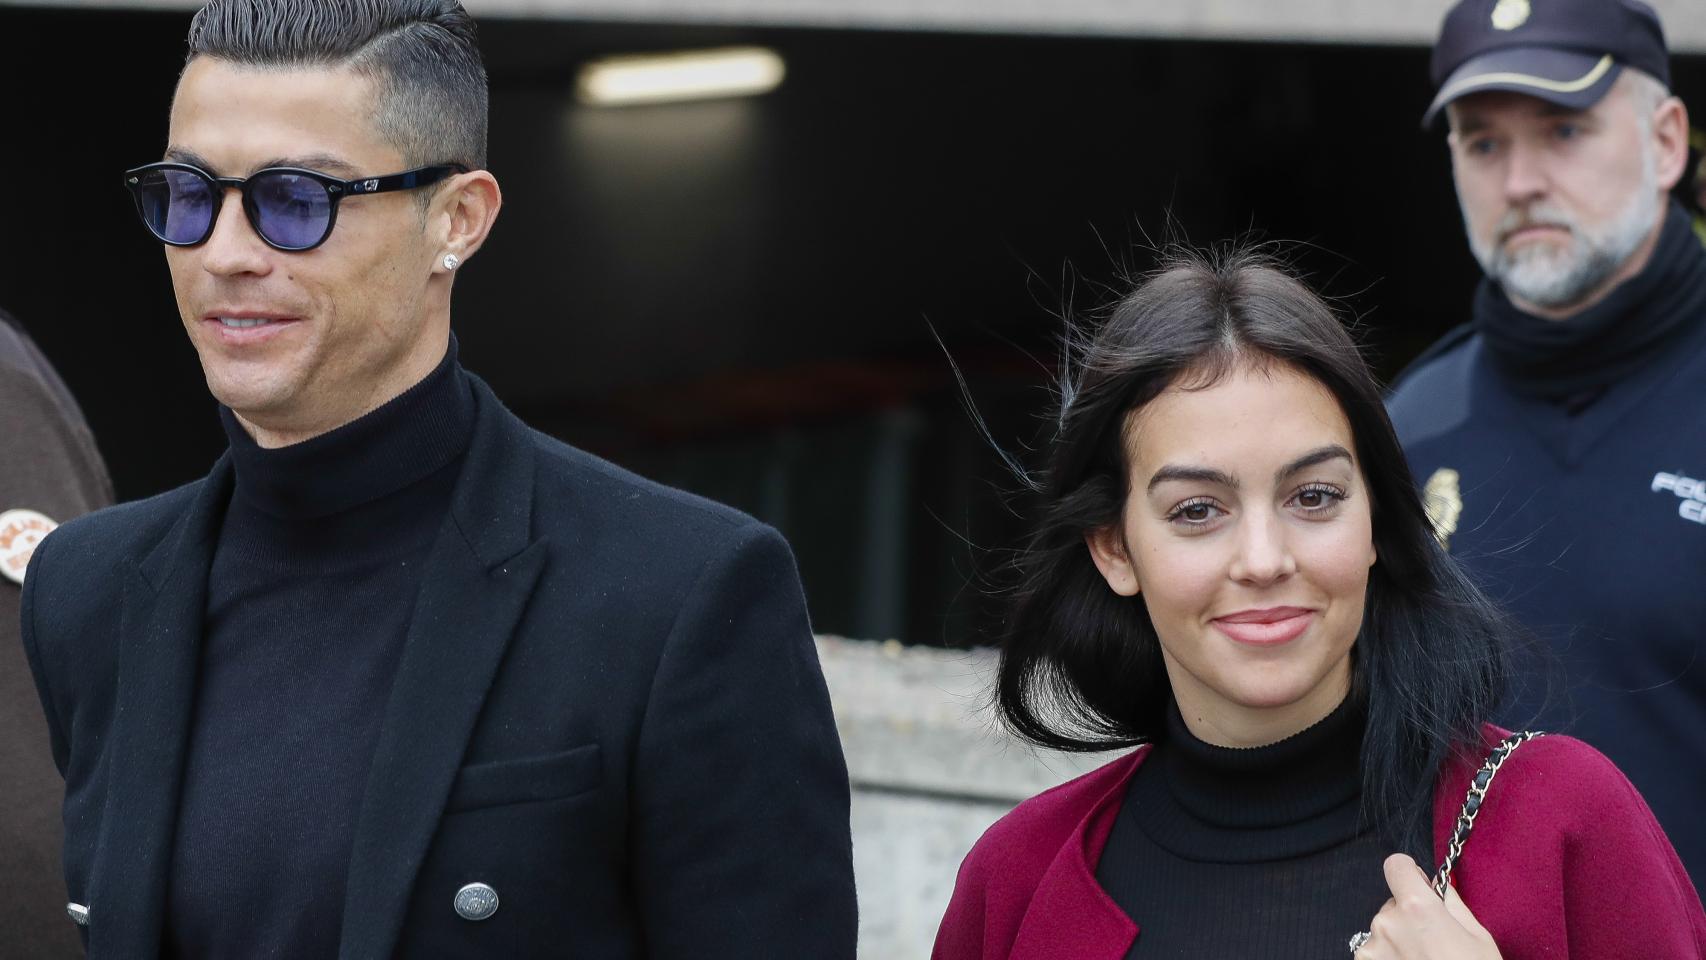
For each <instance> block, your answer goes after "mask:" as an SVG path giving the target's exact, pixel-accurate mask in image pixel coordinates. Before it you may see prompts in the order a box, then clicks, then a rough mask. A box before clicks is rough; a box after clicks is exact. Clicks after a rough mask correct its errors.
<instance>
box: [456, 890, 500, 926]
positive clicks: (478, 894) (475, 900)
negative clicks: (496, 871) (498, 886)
mask: <svg viewBox="0 0 1706 960" xmlns="http://www.w3.org/2000/svg"><path fill="white" fill-rule="evenodd" d="M497 912H498V892H497V891H496V890H493V889H492V885H491V884H489V883H470V884H468V885H467V886H466V887H463V888H462V889H460V890H458V891H456V915H457V916H459V917H461V918H462V919H464V920H485V919H487V918H489V917H490V916H491V915H492V914H494V913H497Z"/></svg>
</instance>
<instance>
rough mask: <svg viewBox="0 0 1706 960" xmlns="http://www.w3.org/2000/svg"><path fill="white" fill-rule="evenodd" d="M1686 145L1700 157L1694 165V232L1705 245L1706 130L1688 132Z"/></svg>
mask: <svg viewBox="0 0 1706 960" xmlns="http://www.w3.org/2000/svg"><path fill="white" fill-rule="evenodd" d="M1688 145H1689V146H1690V147H1692V148H1694V152H1695V153H1696V154H1697V155H1698V156H1699V157H1700V162H1699V163H1696V164H1695V165H1694V232H1695V234H1696V235H1698V236H1699V237H1700V242H1701V243H1706V130H1690V131H1689V132H1688Z"/></svg>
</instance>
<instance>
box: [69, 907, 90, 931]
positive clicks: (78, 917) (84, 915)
mask: <svg viewBox="0 0 1706 960" xmlns="http://www.w3.org/2000/svg"><path fill="white" fill-rule="evenodd" d="M65 915H66V916H68V917H70V918H71V922H72V923H75V924H76V925H78V926H79V927H86V926H88V925H89V908H88V907H85V906H83V905H82V904H81V903H68V904H66V905H65Z"/></svg>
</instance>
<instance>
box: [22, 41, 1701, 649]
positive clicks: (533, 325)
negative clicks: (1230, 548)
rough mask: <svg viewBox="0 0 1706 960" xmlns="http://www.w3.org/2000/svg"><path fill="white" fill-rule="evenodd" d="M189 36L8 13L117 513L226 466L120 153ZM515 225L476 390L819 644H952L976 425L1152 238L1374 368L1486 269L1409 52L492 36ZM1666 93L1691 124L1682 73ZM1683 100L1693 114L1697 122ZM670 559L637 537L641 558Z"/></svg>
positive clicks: (962, 613)
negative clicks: (709, 546)
mask: <svg viewBox="0 0 1706 960" xmlns="http://www.w3.org/2000/svg"><path fill="white" fill-rule="evenodd" d="M187 20H188V18H187V16H185V15H177V14H137V13H114V12H77V11H63V10H59V11H45V10H32V9H29V8H16V7H0V80H3V81H4V84H5V87H4V89H6V90H7V91H8V94H9V95H8V97H7V98H6V100H5V106H4V108H3V111H4V112H3V113H0V131H3V133H0V136H3V137H4V143H5V149H4V150H0V185H3V186H0V191H3V192H0V195H3V196H5V197H6V198H7V203H8V219H7V222H6V223H5V224H4V225H3V226H0V303H3V304H5V305H6V307H7V308H8V309H9V310H11V311H12V312H13V313H14V314H16V315H17V316H18V317H19V318H20V319H21V320H22V321H23V322H24V323H25V325H26V326H27V327H28V328H29V329H30V330H31V332H32V333H33V334H34V335H35V337H36V338H37V340H38V341H39V342H40V343H41V345H42V347H43V349H44V350H45V351H46V352H47V353H48V355H49V356H50V357H51V358H52V359H53V360H54V361H55V362H56V363H57V364H58V365H59V367H60V368H61V371H62V372H63V374H64V376H65V378H66V380H67V381H68V382H69V383H70V385H71V387H72V388H73V390H74V391H75V392H76V393H77V395H78V396H79V398H80V399H81V401H82V403H83V405H84V408H85V410H86V412H87V414H88V416H89V419H90V421H91V423H92V424H93V426H94V429H95V431H96V434H97V436H98V438H99V440H100V443H101V446H102V449H103V450H104V452H105V454H106V457H107V459H108V461H109V464H110V465H111V467H112V471H113V474H114V476H115V478H116V480H117V483H118V488H119V492H120V494H121V496H123V497H125V498H133V497H139V496H145V495H148V494H151V493H154V492H157V491H159V490H162V489H165V488H167V487H170V486H172V485H175V484H178V483H182V482H185V481H187V480H190V479H193V478H195V477H196V476H199V475H200V474H201V473H203V472H204V471H205V470H206V468H207V466H208V464H209V463H210V462H211V461H212V459H213V458H214V457H216V456H217V455H218V453H219V451H220V449H221V448H222V445H223V440H222V437H221V435H220V433H219V430H218V426H217V422H216V419H215V417H214V415H213V408H212V402H211V400H209V399H208V397H207V395H206V393H205V390H204V387H203V384H202V382H201V376H200V371H199V368H198V366H197V364H196V362H195V357H194V354H193V352H192V351H191V350H190V348H189V346H188V344H187V342H186V341H185V339H184V337H183V335H182V333H181V332H180V330H179V328H178V321H177V315H176V310H175V308H174V306H173V303H172V296H171V289H170V285H169V283H168V280H167V277H166V271H165V269H164V262H163V258H162V256H161V254H160V251H159V247H158V245H157V244H156V243H154V242H153V241H152V240H151V239H150V238H148V237H147V236H146V235H145V234H144V232H143V231H142V228H141V227H140V226H139V225H138V224H136V223H135V222H134V214H133V212H132V210H131V208H130V207H129V204H128V199H127V197H126V196H125V194H124V192H123V190H122V188H121V187H120V184H119V172H120V171H121V170H123V169H124V168H125V167H127V166H130V165H134V164H137V163H143V162H147V161H149V160H152V159H155V158H157V157H158V156H159V154H160V151H161V149H162V148H163V146H164V136H165V126H166V111H167V108H168V104H169V99H170V96H171V91H172V87H173V83H174V81H175V78H176V73H177V70H178V68H179V66H180V64H181V59H182V49H183V36H184V31H185V26H186V24H187ZM482 29H483V37H484V45H485V50H486V55H487V61H488V65H489V69H490V73H491V80H492V150H491V157H492V161H491V162H492V168H493V170H494V171H495V172H496V174H497V175H498V177H499V179H500V181H501V182H502V184H503V186H504V190H505V196H506V207H505V209H504V212H503V215H502V217H501V218H500V221H499V224H498V228H497V232H496V234H495V235H494V237H493V239H492V241H491V242H490V244H489V245H488V246H487V247H486V249H485V250H484V251H483V252H482V254H481V255H480V257H478V258H477V259H476V260H475V261H474V262H473V263H471V264H470V265H469V267H468V268H467V269H466V271H465V272H464V273H462V274H461V275H460V277H459V280H458V284H457V303H456V327H457V330H458V336H459V337H460V338H461V341H462V346H463V357H464V360H465V362H466V363H467V365H468V366H469V367H470V368H471V369H473V370H475V371H476V372H478V373H480V374H481V375H483V376H485V377H486V378H487V379H488V380H490V381H491V382H492V383H493V385H494V386H495V387H496V389H497V390H498V392H499V394H500V395H502V396H503V397H505V398H506V400H507V401H508V402H509V403H510V404H511V405H512V406H513V407H514V408H515V409H516V410H517V412H519V413H521V414H522V415H523V416H524V417H526V418H527V419H529V420H530V421H531V422H533V423H534V424H535V425H537V426H539V427H541V428H543V429H545V430H547V431H549V432H551V433H553V434H555V435H557V436H559V437H562V438H563V439H565V440H567V441H569V442H572V443H576V444H578V445H581V446H584V447H587V448H590V449H592V450H594V451H597V452H599V453H602V454H604V455H607V456H610V457H611V458H613V459H615V460H617V461H618V462H621V463H623V464H625V465H628V466H631V467H633V468H635V469H638V470H640V471H641V472H643V473H647V474H649V475H651V476H654V477H657V478H659V479H662V480H665V481H668V482H672V483H677V484H681V485H684V486H687V487H689V488H691V489H694V490H698V491H700V492H703V493H706V494H708V495H710V496H714V497H717V498H719V499H723V500H727V501H730V502H733V503H735V504H737V505H739V506H742V507H743V508H745V509H748V510H750V511H752V512H754V513H756V514H758V515H759V516H761V517H763V518H765V519H767V520H770V521H771V522H774V523H776V524H777V525H778V526H780V527H781V528H782V529H783V530H784V532H785V533H787V534H788V535H789V537H790V539H791V540H792V542H793V543H794V545H795V548H796V551H797V552H798V554H799V557H800V562H801V569H802V573H803V575H804V577H805V580H806V585H807V590H808V594H809V595H810V597H811V599H812V604H813V610H814V616H815V617H816V621H817V625H818V626H819V628H820V629H824V630H828V631H834V632H845V633H851V634H856V635H862V636H901V637H904V638H906V639H908V640H912V641H917V642H947V643H963V642H969V641H971V640H974V639H975V638H976V636H977V631H978V630H979V629H980V627H981V626H982V625H984V624H985V623H987V620H988V618H989V617H990V616H991V615H992V614H991V609H992V608H991V606H990V604H989V603H988V601H987V599H986V598H985V596H984V593H983V590H984V587H983V583H982V581H981V580H980V578H979V577H978V576H977V575H976V574H977V573H978V572H979V571H988V570H990V569H993V568H995V567H996V566H998V565H999V562H1000V557H1001V554H1000V549H1001V548H1002V547H1006V546H1010V545H1012V544H1013V543H1014V542H1015V540H1016V537H1017V536H1018V534H1019V531H1020V530H1022V528H1023V522H1022V513H1023V507H1024V499H1023V497H1019V496H1015V495H1013V494H1012V491H1013V488H1014V486H1015V485H1014V483H1013V482H1012V479H1011V477H1010V476H1008V475H1007V474H1006V473H1005V472H1004V470H1003V468H1002V467H1001V466H1000V463H999V461H998V460H997V458H995V457H994V456H993V455H992V454H991V453H990V451H989V450H988V448H987V445H986V444H985V443H984V442H983V441H982V440H981V439H980V438H979V437H978V435H977V434H976V432H975V431H974V430H973V429H972V427H971V421H970V418H969V417H968V416H967V415H966V413H965V412H964V410H963V409H962V407H961V400H960V397H959V394H958V392H957V390H956V389H955V387H954V382H953V378H952V371H951V367H950V364H949V362H948V360H947V359H946V357H945V355H944V352H943V350H942V348H941V347H940V346H938V344H937V342H936V340H935V338H934V336H933V335H932V328H933V329H934V331H935V332H936V333H937V334H939V335H940V336H941V338H942V341H943V342H944V343H945V344H946V346H947V349H948V351H949V352H951V353H952V355H953V356H954V357H955V359H956V360H957V361H958V362H959V364H960V365H961V367H962V368H963V369H964V370H965V372H966V373H967V375H968V377H969V380H970V385H971V390H972V393H973V395H974V397H975V398H976V402H977V404H978V406H979V408H980V409H981V410H982V412H983V413H984V415H985V416H986V417H987V419H988V420H989V422H990V424H991V427H992V429H993V432H994V433H995V435H996V439H997V440H998V441H1000V442H1001V443H1003V444H1005V445H1008V446H1011V447H1013V448H1015V449H1020V450H1022V448H1023V447H1024V445H1025V444H1026V443H1028V442H1030V441H1032V440H1033V439H1034V438H1035V437H1036V436H1037V435H1038V430H1039V428H1040V426H1041V422H1042V415H1043V414H1044V412H1045V409H1046V406H1047V402H1048V377H1049V373H1050V370H1051V368H1052V363H1053V360H1052V343H1053V338H1054V337H1055V335H1056V334H1057V333H1058V332H1059V330H1060V320H1059V315H1060V314H1061V313H1062V312H1063V311H1065V310H1068V309H1070V310H1078V311H1082V310H1084V309H1087V308H1090V307H1094V306H1096V305H1099V304H1101V303H1104V302H1106V300H1107V299H1108V298H1109V297H1110V296H1111V290H1112V289H1117V285H1118V283H1119V279H1120V277H1121V276H1122V274H1123V273H1124V272H1125V271H1128V270H1133V269H1142V268H1143V267H1145V266H1147V265H1148V263H1149V262H1150V256H1149V254H1148V253H1147V252H1146V247H1147V246H1148V245H1150V244H1152V243H1155V242H1159V241H1162V240H1164V239H1167V238H1168V237H1184V238H1187V239H1189V240H1191V241H1194V242H1197V243H1207V242H1210V241H1213V240H1218V239H1222V238H1227V237H1232V236H1236V235H1244V234H1250V233H1253V234H1255V235H1257V236H1261V237H1267V238H1274V239H1284V240H1287V241H1295V242H1297V245H1296V246H1294V247H1293V253H1294V256H1295V258H1296V259H1297V261H1298V263H1299V264H1300V266H1302V267H1303V268H1304V269H1305V270H1306V271H1307V272H1308V273H1309V275H1310V276H1311V278H1312V279H1313V280H1314V281H1315V283H1316V284H1317V285H1318V286H1319V287H1321V288H1322V289H1324V290H1325V291H1326V292H1327V293H1328V294H1330V295H1332V296H1334V297H1336V298H1337V299H1338V302H1339V303H1340V304H1341V306H1342V307H1343V309H1344V312H1345V315H1346V316H1347V318H1349V319H1352V320H1353V321H1354V322H1355V323H1356V324H1357V326H1358V330H1359V333H1360V335H1361V336H1362V338H1363V339H1364V341H1365V342H1366V343H1367V344H1368V345H1369V347H1370V349H1371V355H1372V356H1373V358H1374V359H1375V360H1376V362H1377V364H1378V366H1379V367H1380V369H1381V370H1382V371H1383V373H1385V374H1387V375H1390V374H1391V373H1393V372H1395V371H1396V369H1397V368H1398V367H1399V366H1401V365H1402V363H1403V362H1405V361H1406V360H1407V359H1408V358H1410V357H1411V356H1413V355H1414V354H1415V353H1416V352H1417V351H1418V350H1420V349H1421V348H1422V347H1423V346H1425V345H1426V344H1427V343H1428V342H1430V341H1431V340H1432V339H1433V338H1434V337H1436V336H1438V335H1439V334H1440V333H1442V332H1444V331H1445V330H1446V329H1448V328H1450V327H1451V326H1453V325H1455V324H1457V323H1459V322H1461V321H1462V320H1463V319H1464V318H1465V307H1466V304H1467V301H1468V297H1469V293H1470V289H1471V287H1472V284H1473V282H1474V280H1475V277H1476V275H1477V273H1476V269H1475V266H1474V264H1473V262H1472V261H1471V259H1470V257H1469V255H1468V253H1467V250H1466V248H1465V245H1464V243H1463V240H1462V237H1461V233H1460V225H1459V221H1458V213H1457V206H1456V201H1455V199H1454V197H1453V194H1452V191H1451V186H1450V177H1449V167H1448V163H1447V159H1446V155H1445V149H1444V146H1443V143H1442V139H1441V137H1440V136H1439V135H1438V134H1437V133H1433V134H1429V133H1424V132H1423V131H1421V130H1420V129H1419V128H1418V126H1417V118H1418V117H1419V115H1420V113H1421V111H1422V109H1423V107H1424V106H1425V105H1426V102H1427V99H1428V96H1429V93H1430V91H1429V90H1428V88H1427V85H1426V80H1425V73H1426V51H1425V50H1421V49H1410V48H1360V47H1343V46H1339V47H1311V46H1299V45H1261V44H1231V43H1197V42H1169V41H1134V40H1107V39H1074V38H1063V37H1046V38H1041V37H1013V36H962V35H949V34H906V33H883V32H831V31H811V30H774V29H765V30H759V29H753V30H733V29H710V28H673V27H641V26H601V25H587V24H567V23H555V22H553V23H547V22H533V21H517V20H492V21H488V22H485V23H484V24H483V27H482ZM727 43H762V44H765V45H769V46H771V47H773V48H775V49H776V50H778V51H779V52H780V53H781V54H782V55H783V56H784V58H785V59H786V61H787V64H788V69H789V73H788V77H787V80H786V82H785V84H784V86H783V87H782V88H781V89H780V90H779V91H777V92H776V93H774V94H771V95H769V96H766V97H763V98H758V99H750V100H729V101H715V102H704V103H697V104H681V105H667V106H652V107H639V108H628V109H621V110H600V109H595V108H588V107H581V106H578V105H576V104H575V103H574V100H573V97H572V93H571V91H572V85H573V80H574V76H575V71H576V70H577V69H578V67H579V66H580V65H581V64H582V63H584V62H585V61H586V60H587V59H589V58H592V57H596V56H602V55H606V54H611V53H624V52H637V51H645V50H654V49H655V50H669V49H678V48H688V47H701V46H711V45H721V44H727ZM1675 69H1676V78H1675V79H1676V87H1677V90H1678V92H1679V93H1681V94H1682V95H1683V96H1684V98H1685V99H1687V100H1689V101H1690V102H1692V103H1695V104H1702V105H1706V62H1702V60H1701V59H1700V58H1678V60H1677V63H1676V67H1675ZM1701 109H1702V110H1706V106H1702V107H1701ZM660 549H667V545H660Z"/></svg>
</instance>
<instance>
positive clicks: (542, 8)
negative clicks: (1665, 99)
mask: <svg viewBox="0 0 1706 960" xmlns="http://www.w3.org/2000/svg"><path fill="white" fill-rule="evenodd" d="M1648 2H1650V3H1651V4H1652V5H1653V6H1654V7H1655V8H1656V9H1657V10H1658V11H1659V15H1660V17H1661V18H1662V19H1663V20H1664V23H1665V29H1666V31H1667V33H1668V35H1669V38H1670V43H1671V48H1672V49H1673V50H1674V51H1676V52H1678V53H1706V3H1702V2H1700V0H1648ZM0 5H17V4H16V0H0ZM29 5H32V6H57V7H90V8H108V9H162V10H181V9H193V8H195V7H197V6H199V5H200V4H199V3H198V2H197V0H30V3H29ZM467 5H468V8H469V9H470V10H472V11H473V12H474V14H475V15H476V16H501V17H538V18H550V19H564V20H595V21H609V22H632V23H678V24H732V25H754V26H796V27H842V28H856V29H895V30H948V31H971V32H997V33H1054V34H1064V35H1086V36H1131V37H1190V38H1202V39H1224V40H1273V41H1294V42H1295V41H1302V42H1326V43H1394V44H1409V45H1426V44H1429V43H1431V42H1432V40H1433V35H1434V31H1435V30H1436V29H1437V28H1438V26H1439V22H1440V18H1441V17H1442V16H1443V15H1444V13H1445V10H1446V9H1447V7H1449V6H1450V0H467Z"/></svg>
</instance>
